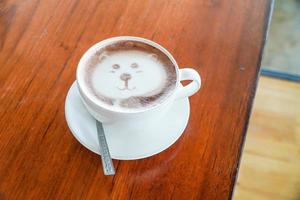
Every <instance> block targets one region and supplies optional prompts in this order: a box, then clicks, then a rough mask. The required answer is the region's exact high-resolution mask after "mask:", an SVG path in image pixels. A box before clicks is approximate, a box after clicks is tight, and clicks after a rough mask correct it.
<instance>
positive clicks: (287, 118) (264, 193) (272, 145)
mask: <svg viewBox="0 0 300 200" xmlns="http://www.w3.org/2000/svg"><path fill="white" fill-rule="evenodd" d="M299 99H300V83H297V82H290V81H285V80H279V79H274V78H267V77H261V78H260V80H259V84H258V88H257V94H256V97H255V101H254V105H253V113H252V115H251V119H250V124H249V128H248V133H247V139H246V142H245V148H244V153H243V156H242V160H241V166H240V171H239V177H238V180H237V184H236V185H237V186H236V190H235V192H234V197H235V198H234V199H235V200H253V199H255V200H270V199H272V200H296V199H300V170H299V166H300V101H299ZM282 183H284V184H282Z"/></svg>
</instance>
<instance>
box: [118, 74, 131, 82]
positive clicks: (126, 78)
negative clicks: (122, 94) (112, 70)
mask: <svg viewBox="0 0 300 200" xmlns="http://www.w3.org/2000/svg"><path fill="white" fill-rule="evenodd" d="M120 79H121V80H122V81H128V80H129V79H131V75H130V74H128V73H123V74H121V76H120Z"/></svg>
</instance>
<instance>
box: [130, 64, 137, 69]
mask: <svg viewBox="0 0 300 200" xmlns="http://www.w3.org/2000/svg"><path fill="white" fill-rule="evenodd" d="M138 67H139V65H138V64H137V63H132V64H131V68H133V69H136V68H138Z"/></svg>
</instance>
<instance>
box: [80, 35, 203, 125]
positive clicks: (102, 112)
mask: <svg viewBox="0 0 300 200" xmlns="http://www.w3.org/2000/svg"><path fill="white" fill-rule="evenodd" d="M124 40H127V41H137V42H142V43H145V44H148V45H151V46H153V47H155V48H157V49H159V50H160V51H161V52H163V53H164V54H165V55H166V56H168V58H169V59H170V60H171V61H172V63H173V65H174V66H175V68H176V87H175V89H174V90H173V91H172V94H171V95H170V96H169V97H168V98H166V99H165V100H164V101H163V102H161V103H159V104H157V105H155V106H153V107H150V108H146V109H143V110H128V109H127V110H118V111H116V110H112V109H109V108H107V107H104V106H103V105H100V104H99V103H98V102H97V100H96V99H95V98H96V97H94V96H93V95H91V94H90V93H89V92H87V91H88V88H87V86H86V84H85V81H84V75H83V74H84V72H83V70H84V69H85V64H86V63H87V61H88V59H89V58H90V57H91V56H93V55H94V54H95V52H96V51H97V50H98V49H100V48H103V47H105V46H107V45H109V44H111V43H114V42H118V41H124ZM76 78H77V85H78V89H79V93H80V96H81V98H82V101H83V103H84V105H85V107H86V108H87V110H88V112H89V113H90V114H91V115H92V116H93V117H94V118H96V119H97V120H99V121H101V122H102V123H113V124H114V125H115V126H119V127H120V130H122V128H126V129H130V130H141V129H144V128H147V126H151V124H152V123H153V122H154V121H156V120H159V119H161V117H162V116H163V114H164V113H165V112H167V111H168V109H170V107H171V105H172V104H173V102H174V101H177V100H179V99H182V98H186V97H189V96H191V95H193V94H194V93H196V92H197V91H198V90H199V89H200V86H201V78H200V75H199V74H198V72H197V71H196V70H194V69H192V68H184V69H179V67H178V65H177V63H176V61H175V59H174V58H173V56H172V55H171V54H170V53H169V52H168V51H167V50H166V49H165V48H163V47H162V46H160V45H159V44H157V43H155V42H153V41H151V40H148V39H144V38H140V37H132V36H120V37H113V38H109V39H106V40H103V41H101V42H99V43H97V44H95V45H93V46H92V47H91V48H89V49H88V50H87V51H86V52H85V53H84V55H83V56H82V58H81V59H80V61H79V64H78V66H77V72H76ZM183 80H191V82H190V83H189V84H188V85H186V86H184V87H182V86H181V84H180V81H183Z"/></svg>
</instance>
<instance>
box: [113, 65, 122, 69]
mask: <svg viewBox="0 0 300 200" xmlns="http://www.w3.org/2000/svg"><path fill="white" fill-rule="evenodd" d="M112 68H113V69H119V68H120V65H118V64H113V66H112Z"/></svg>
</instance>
